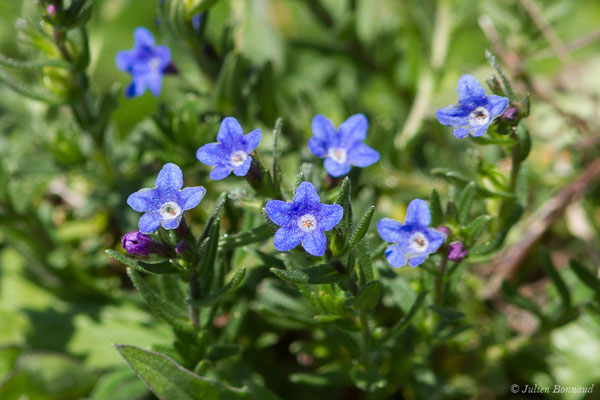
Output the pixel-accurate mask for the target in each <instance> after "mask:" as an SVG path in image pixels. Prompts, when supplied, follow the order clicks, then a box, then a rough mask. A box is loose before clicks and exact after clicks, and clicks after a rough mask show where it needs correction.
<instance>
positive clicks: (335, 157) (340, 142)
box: [308, 114, 379, 177]
mask: <svg viewBox="0 0 600 400" xmlns="http://www.w3.org/2000/svg"><path fill="white" fill-rule="evenodd" d="M368 127H369V122H368V121H367V118H366V117H365V116H364V115H362V114H356V115H353V116H351V117H350V118H348V119H347V120H346V121H344V122H343V123H342V124H341V125H340V127H339V128H338V130H336V129H335V127H334V126H333V124H332V123H331V121H330V120H329V119H327V118H326V117H324V116H322V115H317V116H315V117H314V118H313V120H312V131H313V137H311V138H310V140H309V142H308V148H309V149H310V151H311V152H312V153H313V154H314V155H315V156H317V157H320V158H325V163H324V165H325V170H326V171H327V173H328V174H329V175H331V176H334V177H338V176H342V175H346V174H347V173H348V172H349V171H350V167H351V166H352V165H354V166H357V167H361V168H365V167H368V166H369V165H372V164H375V163H376V162H377V161H378V160H379V153H378V152H376V151H375V150H373V149H372V148H370V147H369V146H367V145H366V144H364V143H362V141H363V140H365V139H366V137H367V129H368Z"/></svg>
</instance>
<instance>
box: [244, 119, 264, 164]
mask: <svg viewBox="0 0 600 400" xmlns="http://www.w3.org/2000/svg"><path fill="white" fill-rule="evenodd" d="M261 138H262V133H261V131H260V129H255V130H253V131H252V132H250V133H249V134H247V135H244V137H243V140H244V149H243V150H244V151H245V152H246V153H251V152H252V151H254V149H256V148H257V147H258V144H259V143H260V139H261ZM244 175H245V174H244Z"/></svg>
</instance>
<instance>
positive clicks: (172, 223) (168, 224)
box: [162, 213, 183, 229]
mask: <svg viewBox="0 0 600 400" xmlns="http://www.w3.org/2000/svg"><path fill="white" fill-rule="evenodd" d="M182 218H183V213H181V214H180V215H179V216H178V217H177V218H174V219H171V220H169V221H165V222H163V223H162V227H163V228H165V229H177V227H179V223H180V222H181V219H182Z"/></svg>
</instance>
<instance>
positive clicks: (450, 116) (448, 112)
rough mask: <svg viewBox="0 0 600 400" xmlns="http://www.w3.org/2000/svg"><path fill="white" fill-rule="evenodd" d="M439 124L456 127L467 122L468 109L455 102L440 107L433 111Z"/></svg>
mask: <svg viewBox="0 0 600 400" xmlns="http://www.w3.org/2000/svg"><path fill="white" fill-rule="evenodd" d="M435 117H436V118H437V120H438V121H440V124H442V125H447V126H452V127H457V126H463V125H466V124H468V122H469V121H468V118H469V110H467V109H466V108H464V107H461V106H459V105H457V104H454V105H451V106H447V107H444V108H440V109H439V110H437V111H436V112H435Z"/></svg>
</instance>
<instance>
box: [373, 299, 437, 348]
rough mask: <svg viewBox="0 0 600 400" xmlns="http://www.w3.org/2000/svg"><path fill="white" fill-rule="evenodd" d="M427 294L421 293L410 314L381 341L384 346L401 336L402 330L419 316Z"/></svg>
mask: <svg viewBox="0 0 600 400" xmlns="http://www.w3.org/2000/svg"><path fill="white" fill-rule="evenodd" d="M427 293H428V292H427V291H426V290H424V291H422V292H421V293H419V296H417V298H416V300H415V302H414V303H413V305H412V307H411V308H410V310H409V311H408V313H407V314H406V315H405V316H404V318H402V319H401V320H400V321H398V323H397V324H396V325H394V326H393V327H392V329H391V330H390V331H389V332H388V333H387V335H385V336H384V337H383V338H382V339H381V342H380V344H384V343H385V342H387V341H388V340H390V339H392V338H395V337H396V336H398V335H399V334H400V332H402V329H404V328H405V327H406V326H407V325H408V324H409V323H410V321H412V319H413V318H414V316H415V315H416V314H417V311H419V310H420V309H421V307H422V306H423V302H424V301H425V297H427Z"/></svg>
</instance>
